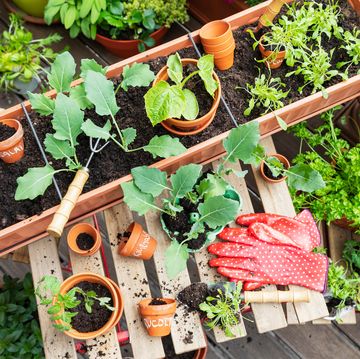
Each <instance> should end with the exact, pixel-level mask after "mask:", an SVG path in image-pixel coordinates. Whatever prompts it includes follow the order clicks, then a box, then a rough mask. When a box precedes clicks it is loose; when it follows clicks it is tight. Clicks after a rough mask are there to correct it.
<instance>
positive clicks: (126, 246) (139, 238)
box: [119, 222, 157, 260]
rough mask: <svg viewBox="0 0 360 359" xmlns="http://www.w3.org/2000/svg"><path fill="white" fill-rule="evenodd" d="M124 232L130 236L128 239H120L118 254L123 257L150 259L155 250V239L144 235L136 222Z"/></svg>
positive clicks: (146, 234)
mask: <svg viewBox="0 0 360 359" xmlns="http://www.w3.org/2000/svg"><path fill="white" fill-rule="evenodd" d="M126 231H127V232H130V233H131V235H130V237H129V238H125V237H123V238H122V240H121V242H120V244H119V254H121V255H122V256H125V257H135V258H139V259H145V260H147V259H150V258H151V257H152V256H153V254H154V252H155V249H156V245H157V242H156V239H154V238H153V237H151V236H150V235H149V234H148V233H146V232H145V231H144V230H143V228H142V227H141V225H140V224H139V223H136V222H133V223H131V224H130V226H129V227H128V229H127V230H126Z"/></svg>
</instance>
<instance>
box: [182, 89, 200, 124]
mask: <svg viewBox="0 0 360 359" xmlns="http://www.w3.org/2000/svg"><path fill="white" fill-rule="evenodd" d="M183 94H184V96H185V101H186V106H185V109H184V111H183V113H182V115H183V116H184V118H185V119H186V120H195V118H196V117H197V116H198V114H199V104H198V101H197V99H196V96H195V94H194V93H193V92H192V91H191V90H189V89H183Z"/></svg>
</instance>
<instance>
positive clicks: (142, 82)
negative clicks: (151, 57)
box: [121, 62, 155, 91]
mask: <svg viewBox="0 0 360 359" xmlns="http://www.w3.org/2000/svg"><path fill="white" fill-rule="evenodd" d="M122 76H123V80H122V82H121V88H122V89H123V90H125V91H127V90H128V87H129V86H132V87H136V86H149V85H150V83H151V82H152V81H153V80H154V78H155V75H154V73H153V72H152V71H151V70H150V66H149V65H148V64H142V63H140V64H138V63H136V62H135V63H134V64H133V65H132V66H129V65H126V66H125V67H124V70H123V73H122Z"/></svg>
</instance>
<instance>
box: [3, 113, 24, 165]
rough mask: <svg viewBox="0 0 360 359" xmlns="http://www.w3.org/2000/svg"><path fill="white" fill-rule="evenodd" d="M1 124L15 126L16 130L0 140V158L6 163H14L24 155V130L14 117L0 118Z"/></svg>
mask: <svg viewBox="0 0 360 359" xmlns="http://www.w3.org/2000/svg"><path fill="white" fill-rule="evenodd" d="M0 123H2V124H3V125H6V126H9V127H12V128H15V130H16V132H15V133H14V134H13V135H12V136H11V137H10V138H8V139H7V140H4V141H1V142H0V158H1V159H2V160H3V161H4V162H6V163H14V162H17V161H19V160H20V159H22V158H23V156H24V130H23V127H22V125H21V123H20V122H19V121H18V120H14V119H5V120H0Z"/></svg>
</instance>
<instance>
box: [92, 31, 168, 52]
mask: <svg viewBox="0 0 360 359" xmlns="http://www.w3.org/2000/svg"><path fill="white" fill-rule="evenodd" d="M168 31H169V29H168V28H167V27H165V26H161V27H160V28H159V29H158V30H156V31H154V32H153V33H152V34H151V35H150V37H152V38H153V39H154V40H155V45H154V46H157V45H159V43H160V42H161V40H162V38H163V37H164V36H165V35H166V33H167V32H168ZM96 41H97V42H98V43H99V44H101V45H102V46H104V47H105V49H106V50H108V51H110V52H111V53H113V54H114V55H116V56H119V57H123V58H127V57H130V56H133V55H136V54H138V53H139V50H138V45H139V44H140V40H113V39H110V38H108V37H106V36H103V35H99V34H96ZM145 46H146V45H145ZM146 48H147V49H148V47H146Z"/></svg>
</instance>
